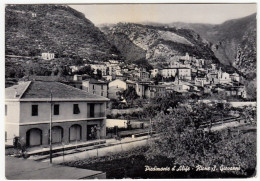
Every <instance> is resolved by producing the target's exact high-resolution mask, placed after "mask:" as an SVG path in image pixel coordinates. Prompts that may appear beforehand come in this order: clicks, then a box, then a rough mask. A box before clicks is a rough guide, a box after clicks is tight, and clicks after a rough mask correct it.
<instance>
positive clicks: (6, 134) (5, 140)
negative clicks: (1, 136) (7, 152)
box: [5, 131, 7, 142]
mask: <svg viewBox="0 0 260 181" xmlns="http://www.w3.org/2000/svg"><path fill="white" fill-rule="evenodd" d="M5 142H7V132H6V131H5Z"/></svg>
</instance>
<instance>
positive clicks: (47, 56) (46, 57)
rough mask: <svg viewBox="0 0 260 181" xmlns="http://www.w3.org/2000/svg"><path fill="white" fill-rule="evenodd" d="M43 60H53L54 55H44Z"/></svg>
mask: <svg viewBox="0 0 260 181" xmlns="http://www.w3.org/2000/svg"><path fill="white" fill-rule="evenodd" d="M42 59H43V60H52V59H54V53H49V52H48V53H42Z"/></svg>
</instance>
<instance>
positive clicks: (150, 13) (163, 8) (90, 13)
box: [71, 4, 256, 25]
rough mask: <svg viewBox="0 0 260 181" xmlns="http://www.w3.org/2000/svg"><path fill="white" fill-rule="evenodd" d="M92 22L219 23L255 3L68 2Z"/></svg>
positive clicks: (248, 11) (247, 11) (242, 13)
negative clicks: (87, 3)
mask: <svg viewBox="0 0 260 181" xmlns="http://www.w3.org/2000/svg"><path fill="white" fill-rule="evenodd" d="M71 7H72V8H74V9H76V10H78V11H80V12H82V13H84V14H85V16H86V18H87V19H89V20H90V21H92V22H93V23H94V24H95V25H98V24H102V23H118V22H147V21H148V22H159V23H171V22H179V21H180V22H187V23H211V24H219V23H222V22H224V21H226V20H230V19H235V18H241V17H244V16H247V15H250V14H253V13H255V12H256V4H101V5H100V4H99V5H98V4H97V5H71Z"/></svg>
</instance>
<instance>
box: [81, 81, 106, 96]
mask: <svg viewBox="0 0 260 181" xmlns="http://www.w3.org/2000/svg"><path fill="white" fill-rule="evenodd" d="M82 89H83V90H85V91H87V92H89V93H91V94H95V95H99V96H103V97H107V96H108V93H107V83H106V82H104V81H101V80H95V79H89V80H83V81H82Z"/></svg>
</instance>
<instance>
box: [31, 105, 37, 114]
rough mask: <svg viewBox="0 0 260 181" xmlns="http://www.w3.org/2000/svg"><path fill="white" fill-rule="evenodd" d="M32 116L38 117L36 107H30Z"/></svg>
mask: <svg viewBox="0 0 260 181" xmlns="http://www.w3.org/2000/svg"><path fill="white" fill-rule="evenodd" d="M32 116H38V105H32Z"/></svg>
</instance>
